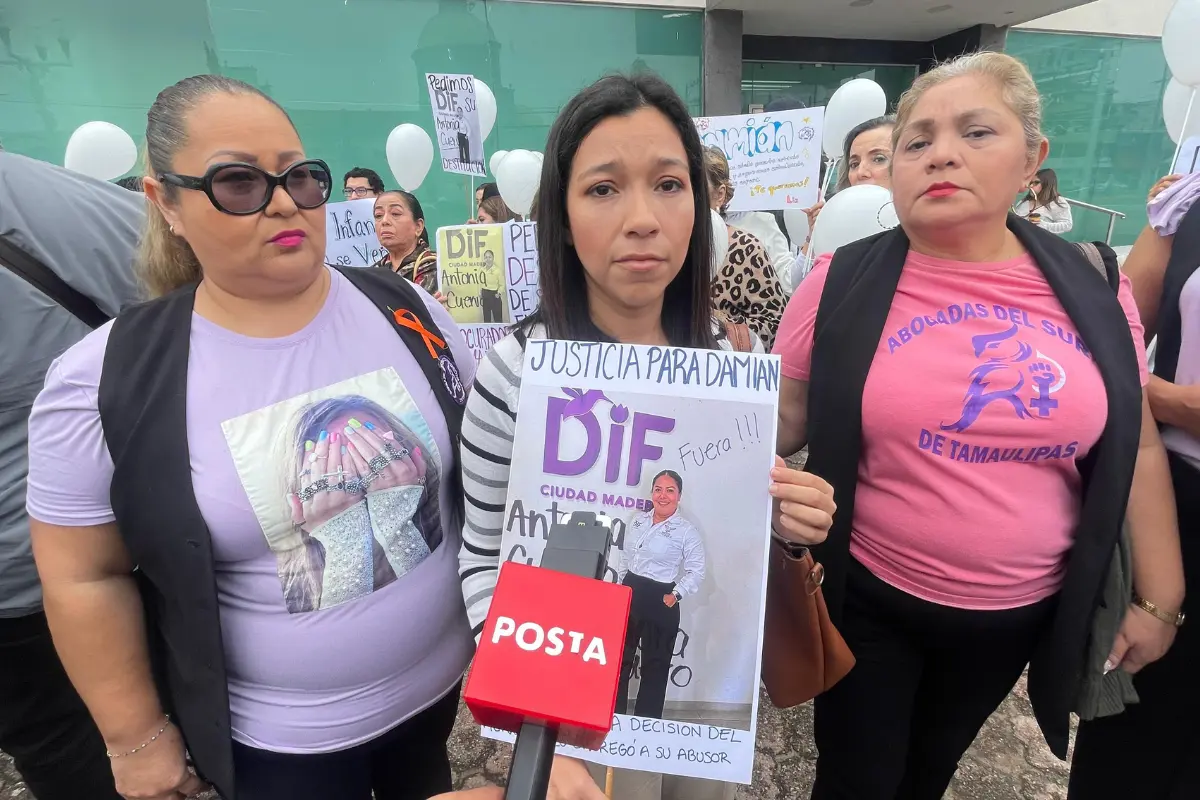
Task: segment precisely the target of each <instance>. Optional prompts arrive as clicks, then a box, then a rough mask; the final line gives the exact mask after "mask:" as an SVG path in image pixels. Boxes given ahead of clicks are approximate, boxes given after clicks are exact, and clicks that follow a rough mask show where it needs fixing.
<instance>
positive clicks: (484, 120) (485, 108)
mask: <svg viewBox="0 0 1200 800" xmlns="http://www.w3.org/2000/svg"><path fill="white" fill-rule="evenodd" d="M474 80H475V107H476V109H478V111H479V135H480V136H482V137H483V138H484V139H486V138H487V137H488V134H489V133H491V132H492V128H494V127H496V95H494V94H493V93H492V87H490V86H488V85H487V84H486V83H484V82H483V81H481V80H479V78H475V79H474Z"/></svg>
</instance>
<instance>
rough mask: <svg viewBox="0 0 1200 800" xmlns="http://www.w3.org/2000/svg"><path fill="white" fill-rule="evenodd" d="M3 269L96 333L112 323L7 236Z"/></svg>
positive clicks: (0, 259)
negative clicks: (106, 324) (103, 326)
mask: <svg viewBox="0 0 1200 800" xmlns="http://www.w3.org/2000/svg"><path fill="white" fill-rule="evenodd" d="M0 267H3V268H5V269H7V270H8V271H9V272H11V273H12V274H14V275H16V276H17V277H18V278H20V279H21V280H23V281H25V282H26V283H28V284H29V285H30V286H32V287H33V288H35V289H37V290H38V291H39V292H41V293H42V294H44V295H46V296H47V297H49V298H50V299H51V300H53V301H54V302H55V303H56V304H57V305H58V306H60V307H61V308H63V309H64V310H66V311H67V312H69V313H70V314H72V315H73V316H74V317H76V318H77V319H78V320H79V321H80V322H82V323H83V324H84V325H87V326H88V327H89V328H91V329H93V330H95V329H96V328H99V327H100V326H101V325H103V324H105V323H106V322H108V321H109V320H111V319H112V317H110V316H109V315H108V314H105V313H104V312H103V311H101V310H100V307H99V306H97V305H96V303H95V302H94V301H93V300H92V299H91V298H89V297H87V296H86V295H84V294H82V293H81V292H79V291H77V290H76V289H73V288H71V286H70V284H68V283H67V282H66V281H64V280H63V279H62V278H60V277H58V275H56V274H55V273H54V271H53V270H52V269H50V268H49V267H47V266H46V265H45V264H43V263H42V262H41V261H39V260H38V259H36V258H34V257H33V256H32V255H30V254H29V253H27V252H26V251H25V250H23V249H22V248H20V247H18V246H17V245H16V244H15V243H13V242H12V241H10V240H9V239H7V238H5V237H3V236H0Z"/></svg>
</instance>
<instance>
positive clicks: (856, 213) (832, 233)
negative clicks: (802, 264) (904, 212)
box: [809, 183, 900, 256]
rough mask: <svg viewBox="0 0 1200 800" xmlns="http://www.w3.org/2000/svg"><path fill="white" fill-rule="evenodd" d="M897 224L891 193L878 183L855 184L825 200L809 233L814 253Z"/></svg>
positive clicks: (856, 239)
mask: <svg viewBox="0 0 1200 800" xmlns="http://www.w3.org/2000/svg"><path fill="white" fill-rule="evenodd" d="M899 224H900V220H899V219H897V218H896V207H895V205H893V204H892V193H891V192H889V191H888V190H887V189H885V188H883V187H882V186H874V185H872V184H865V183H864V184H859V185H858V186H851V187H850V188H849V189H843V190H842V191H840V192H838V193H837V194H835V195H834V196H833V197H831V198H830V199H829V200H828V201H826V203H825V208H823V209H821V215H820V216H819V217H817V224H816V227H815V228H814V230H813V233H812V243H811V245H810V247H809V251H810V252H811V253H812V254H813V255H814V256H821V255H825V254H827V253H832V252H833V251H835V250H837V249H838V248H839V247H841V246H842V245H847V244H850V243H851V242H857V241H858V240H859V239H865V238H867V237H868V236H874V235H875V234H877V233H880V232H882V231H886V230H889V229H890V228H894V227H896V226H897V225H899Z"/></svg>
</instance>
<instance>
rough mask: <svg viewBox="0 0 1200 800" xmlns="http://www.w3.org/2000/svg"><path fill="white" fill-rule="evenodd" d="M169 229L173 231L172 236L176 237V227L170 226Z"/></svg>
mask: <svg viewBox="0 0 1200 800" xmlns="http://www.w3.org/2000/svg"><path fill="white" fill-rule="evenodd" d="M167 227H168V228H170V229H171V235H172V236H174V235H175V226H174V225H168V226H167Z"/></svg>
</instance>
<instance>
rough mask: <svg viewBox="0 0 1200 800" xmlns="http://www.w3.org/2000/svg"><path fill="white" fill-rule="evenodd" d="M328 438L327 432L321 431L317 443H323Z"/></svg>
mask: <svg viewBox="0 0 1200 800" xmlns="http://www.w3.org/2000/svg"><path fill="white" fill-rule="evenodd" d="M328 438H329V431H321V435H320V436H318V437H317V441H318V442H323V441H325V440H326V439H328Z"/></svg>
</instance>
